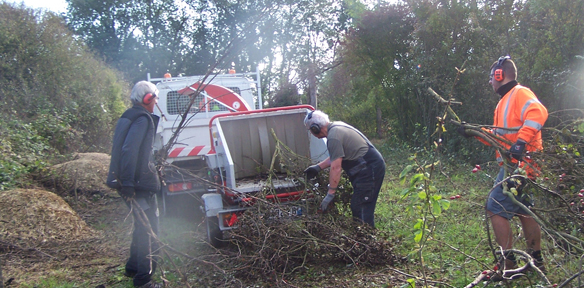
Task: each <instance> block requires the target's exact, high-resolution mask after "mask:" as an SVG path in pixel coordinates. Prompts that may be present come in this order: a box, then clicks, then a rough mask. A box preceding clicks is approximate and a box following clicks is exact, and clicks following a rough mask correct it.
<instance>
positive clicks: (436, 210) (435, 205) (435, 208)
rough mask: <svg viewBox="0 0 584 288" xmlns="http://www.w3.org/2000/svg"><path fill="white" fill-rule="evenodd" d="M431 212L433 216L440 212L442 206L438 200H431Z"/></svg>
mask: <svg viewBox="0 0 584 288" xmlns="http://www.w3.org/2000/svg"><path fill="white" fill-rule="evenodd" d="M431 202H432V214H434V215H435V216H437V215H440V214H441V213H442V208H441V207H440V203H438V201H435V200H432V201H431Z"/></svg>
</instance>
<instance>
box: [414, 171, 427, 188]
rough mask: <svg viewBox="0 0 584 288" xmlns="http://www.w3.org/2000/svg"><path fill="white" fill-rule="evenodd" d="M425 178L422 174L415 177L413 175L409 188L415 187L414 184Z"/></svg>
mask: <svg viewBox="0 0 584 288" xmlns="http://www.w3.org/2000/svg"><path fill="white" fill-rule="evenodd" d="M425 179H426V177H424V174H422V173H418V174H416V175H414V177H412V179H411V180H410V186H415V185H416V183H418V182H420V181H421V180H425Z"/></svg>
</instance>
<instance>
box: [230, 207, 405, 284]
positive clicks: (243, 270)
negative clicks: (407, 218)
mask: <svg viewBox="0 0 584 288" xmlns="http://www.w3.org/2000/svg"><path fill="white" fill-rule="evenodd" d="M306 204H307V205H306V206H308V209H304V208H303V209H302V211H314V209H315V207H312V208H311V207H310V206H314V205H315V204H316V203H315V201H309V202H308V203H306ZM286 206H287V205H282V204H273V203H258V204H256V205H254V207H252V208H251V209H249V210H247V211H246V213H244V214H243V217H241V218H240V219H239V222H238V223H239V227H238V228H237V229H235V230H232V231H231V233H230V239H229V243H230V245H229V247H230V248H232V249H226V250H224V251H223V252H224V253H232V254H231V257H232V259H236V260H237V262H238V265H237V268H235V271H234V272H235V274H236V277H238V278H240V279H248V280H254V279H258V278H259V279H266V280H274V278H275V277H284V276H288V275H290V274H293V273H294V272H295V271H296V270H298V269H300V268H307V267H309V266H311V265H321V264H326V265H327V266H331V264H333V265H334V264H341V265H344V266H346V265H352V266H353V265H354V266H355V267H371V266H375V265H394V264H395V263H396V262H397V261H400V259H401V258H400V257H398V256H396V255H395V254H394V251H393V245H392V243H391V242H389V241H388V240H386V236H384V235H381V234H380V233H379V231H377V230H375V229H373V228H371V227H370V226H368V225H366V224H363V223H360V222H357V221H355V220H354V219H352V218H351V217H347V216H343V215H334V214H320V213H319V214H312V215H310V214H309V215H306V214H302V215H299V213H298V212H297V211H298V210H295V209H292V213H290V207H286ZM306 206H305V207H306ZM282 211H287V212H284V213H282ZM294 211H296V215H293V214H294Z"/></svg>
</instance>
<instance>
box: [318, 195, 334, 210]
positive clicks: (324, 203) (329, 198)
mask: <svg viewBox="0 0 584 288" xmlns="http://www.w3.org/2000/svg"><path fill="white" fill-rule="evenodd" d="M334 198H335V194H334V193H332V194H331V193H327V194H326V197H324V199H322V203H320V210H321V211H322V212H324V211H326V209H327V208H328V205H329V204H331V202H332V201H333V199H334Z"/></svg>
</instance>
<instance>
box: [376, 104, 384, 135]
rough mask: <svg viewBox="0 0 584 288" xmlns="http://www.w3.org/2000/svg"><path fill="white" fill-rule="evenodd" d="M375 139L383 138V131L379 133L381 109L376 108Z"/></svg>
mask: <svg viewBox="0 0 584 288" xmlns="http://www.w3.org/2000/svg"><path fill="white" fill-rule="evenodd" d="M376 109H377V121H376V122H377V138H379V139H381V138H383V131H381V126H382V125H381V107H379V106H377V108H376Z"/></svg>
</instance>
